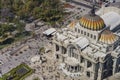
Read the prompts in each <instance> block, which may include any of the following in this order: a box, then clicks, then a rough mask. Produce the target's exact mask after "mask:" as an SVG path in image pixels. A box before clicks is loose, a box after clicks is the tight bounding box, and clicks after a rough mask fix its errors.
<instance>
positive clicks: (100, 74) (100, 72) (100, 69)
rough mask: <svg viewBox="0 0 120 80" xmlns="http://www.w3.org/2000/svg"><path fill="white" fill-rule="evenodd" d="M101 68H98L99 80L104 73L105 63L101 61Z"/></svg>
mask: <svg viewBox="0 0 120 80" xmlns="http://www.w3.org/2000/svg"><path fill="white" fill-rule="evenodd" d="M99 67H100V68H99V70H98V78H97V80H102V76H103V75H102V73H103V63H100V66H99Z"/></svg>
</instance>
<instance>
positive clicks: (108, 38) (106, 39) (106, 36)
mask: <svg viewBox="0 0 120 80" xmlns="http://www.w3.org/2000/svg"><path fill="white" fill-rule="evenodd" d="M117 40H118V37H117V36H116V35H115V34H113V33H112V32H111V31H110V30H104V31H103V32H102V34H101V36H100V39H99V41H101V42H103V43H106V44H113V43H114V42H115V41H117Z"/></svg>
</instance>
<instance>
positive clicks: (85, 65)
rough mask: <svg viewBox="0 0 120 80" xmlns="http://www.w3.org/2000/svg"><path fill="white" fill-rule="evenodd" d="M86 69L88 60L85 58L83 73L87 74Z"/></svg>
mask: <svg viewBox="0 0 120 80" xmlns="http://www.w3.org/2000/svg"><path fill="white" fill-rule="evenodd" d="M86 70H87V60H86V59H85V58H84V71H83V74H84V75H85V76H86Z"/></svg>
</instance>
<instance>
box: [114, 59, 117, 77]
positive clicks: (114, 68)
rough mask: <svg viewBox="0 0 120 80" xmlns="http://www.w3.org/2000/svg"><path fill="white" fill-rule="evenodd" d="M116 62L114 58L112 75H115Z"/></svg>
mask: <svg viewBox="0 0 120 80" xmlns="http://www.w3.org/2000/svg"><path fill="white" fill-rule="evenodd" d="M116 62H117V58H114V63H113V75H114V74H115V73H116Z"/></svg>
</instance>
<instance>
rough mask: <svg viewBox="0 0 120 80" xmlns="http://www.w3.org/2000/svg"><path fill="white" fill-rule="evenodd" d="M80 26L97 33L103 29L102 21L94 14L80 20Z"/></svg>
mask: <svg viewBox="0 0 120 80" xmlns="http://www.w3.org/2000/svg"><path fill="white" fill-rule="evenodd" d="M80 25H81V26H82V27H84V28H87V29H90V30H94V31H98V30H102V29H103V28H104V27H105V24H104V21H103V19H102V18H101V17H100V16H98V15H96V14H94V15H93V14H92V15H91V14H86V15H84V16H83V17H82V18H81V19H80Z"/></svg>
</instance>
